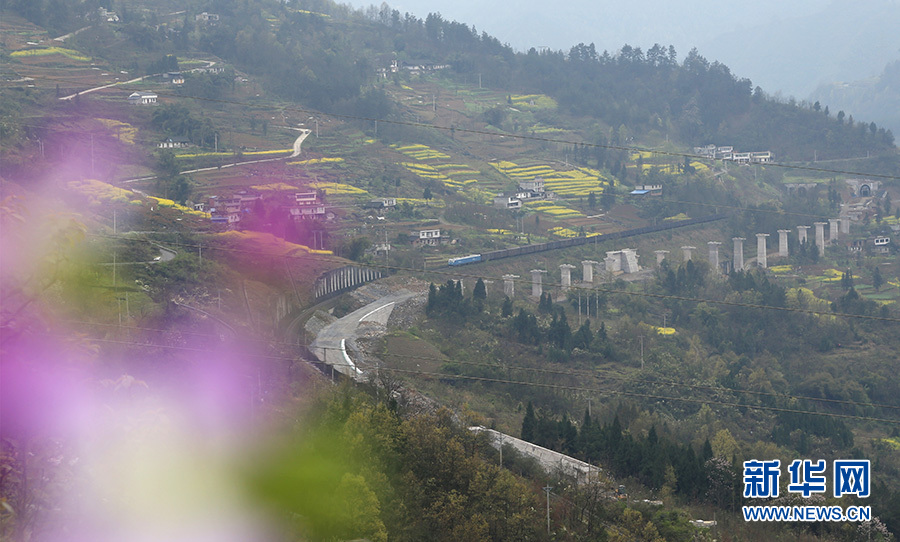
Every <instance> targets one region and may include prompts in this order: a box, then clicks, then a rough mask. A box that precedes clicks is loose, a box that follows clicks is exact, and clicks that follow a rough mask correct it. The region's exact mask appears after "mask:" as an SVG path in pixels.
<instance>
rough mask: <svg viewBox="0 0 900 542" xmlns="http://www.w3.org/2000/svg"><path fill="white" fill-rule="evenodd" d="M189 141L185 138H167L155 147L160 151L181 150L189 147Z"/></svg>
mask: <svg viewBox="0 0 900 542" xmlns="http://www.w3.org/2000/svg"><path fill="white" fill-rule="evenodd" d="M190 144H191V140H190V139H188V138H186V137H167V138H166V139H164V140H162V141H160V142H159V143H157V144H156V146H157V147H158V148H160V149H183V148H185V147H188V146H190Z"/></svg>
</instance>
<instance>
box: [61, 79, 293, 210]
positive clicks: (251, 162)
mask: <svg viewBox="0 0 900 542" xmlns="http://www.w3.org/2000/svg"><path fill="white" fill-rule="evenodd" d="M110 86H111V85H110ZM92 90H96V89H92ZM85 92H88V91H85ZM82 94H83V93H82ZM73 96H74V94H73ZM71 97H72V96H69V97H67V98H65V99H68V98H71ZM62 99H64V98H60V100H62ZM295 130H300V132H301V134H300V135H299V136H297V139H295V140H294V152H293V154H291V155H290V156H281V157H278V158H261V159H259V160H248V161H245V162H235V163H233V164H223V165H221V166H212V167H203V168H198V169H186V170H184V171H181V172H179V175H187V174H188V173H199V172H202V171H215V170H217V169H225V168H229V167H234V166H243V165H247V164H262V163H265V162H277V161H279V160H287V159H289V158H296V157H297V156H300V146H301V145H302V144H303V140H304V139H306V138H307V136H309V133H310V131H309V130H306V129H302V128H295ZM155 178H156V175H151V176H149V177H138V178H136V179H127V180H124V181H122V183H123V184H125V183H136V182H141V181H152V180H153V179H155ZM135 192H139V191H138V190H135ZM140 193H141V194H143V192H140Z"/></svg>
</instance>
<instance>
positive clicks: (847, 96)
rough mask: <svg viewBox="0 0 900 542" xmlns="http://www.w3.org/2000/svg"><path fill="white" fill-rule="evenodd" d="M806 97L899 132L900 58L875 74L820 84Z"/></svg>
mask: <svg viewBox="0 0 900 542" xmlns="http://www.w3.org/2000/svg"><path fill="white" fill-rule="evenodd" d="M809 100H810V101H819V102H821V103H822V104H828V105H829V107H831V108H832V110H835V111H837V110H843V111H845V112H847V114H850V115H853V116H854V117H856V118H872V119H878V120H879V121H880V122H882V123H883V124H884V126H885V127H887V128H890V129H891V131H893V132H895V133H896V132H898V131H900V60H897V61H894V62H892V63H890V64H888V65H887V67H885V69H884V71H883V72H882V73H881V75H879V76H878V77H872V78H868V79H864V80H861V81H854V82H852V83H832V84H827V85H821V86H819V88H817V89H816V90H815V92H813V93H812V94H811V95H810V98H809Z"/></svg>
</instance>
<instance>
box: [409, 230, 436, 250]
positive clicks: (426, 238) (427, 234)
mask: <svg viewBox="0 0 900 542" xmlns="http://www.w3.org/2000/svg"><path fill="white" fill-rule="evenodd" d="M410 237H411V238H412V242H413V244H414V245H416V246H423V245H427V246H432V247H435V246H438V245H440V244H441V230H440V229H437V230H419V231H417V232H413V233H412V234H411V235H410Z"/></svg>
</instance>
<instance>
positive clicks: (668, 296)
mask: <svg viewBox="0 0 900 542" xmlns="http://www.w3.org/2000/svg"><path fill="white" fill-rule="evenodd" d="M88 236H89V237H101V238H106V239H122V240H125V241H134V242H143V243H151V241H150V240H148V239H140V238H131V237H122V236H113V235H104V234H88ZM598 239H600V241H599V242H602V236H600V237H598ZM167 244H169V245H172V246H181V247H185V248H191V249H197V248H199V247H200V246H201V245H193V244H187V243H178V242H167ZM203 248H205V249H207V250H220V251H224V252H235V253H241V254H250V255H256V256H266V257H268V258H276V259H280V258H288V259H305V260H318V261H325V262H330V263H339V264H341V265H347V263H348V260H345V259H343V258H340V257H338V256H328V255H322V254H308V253H306V254H304V255H302V256H297V255H290V254H289V255H282V256H278V255H273V254H268V253H265V252H260V251H252V250H247V249H239V248H229V247H217V246H213V245H203ZM359 265H364V266H366V267H371V268H373V269H383V270H390V271H408V272H410V273H418V272H420V271H421V269H416V268H412V267H402V266H396V265H387V264H382V263H372V264H359ZM427 272H428V273H430V274H432V275H440V276H446V277H448V278H450V279H453V280H456V279H461V278H469V279H479V278H481V279H489V280H494V281H503V280H507V279H504V278H502V277H496V276H494V277H491V276H485V275H480V274H471V273H460V272H459V271H441V270H437V269H432V270H427ZM512 280H513V282H515V283H519V284H531V282H530V281H528V280H527V279H523V278H519V279H512ZM543 284H545V285H547V286H559V287H561V286H562V283H561V282H545V283H543ZM567 288H570V289H572V290H579V291H582V292H586V293H591V292H594V293H606V294H625V295H630V296H636V297H647V298H651V299H671V300H676V301H689V302H692V303H712V304H716V305H723V306H728V307H740V308H747V309H763V310H778V311H784V312H795V313H801V314H810V315H813V316H831V317H843V318H856V319H860V320H875V321H881V322H893V323H900V318H892V317H889V316H873V315H864V314H850V313H841V312H826V311H820V310H815V309H803V308H799V307H777V306H774V305H759V304H754V303H741V302H738V301H726V300H716V299H703V298H696V297H686V296H677V295H672V294H656V293H651V292H635V291H628V290H614V289H611V288H602V287H600V288H595V287H592V288H588V287H584V286H577V285H567Z"/></svg>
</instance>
